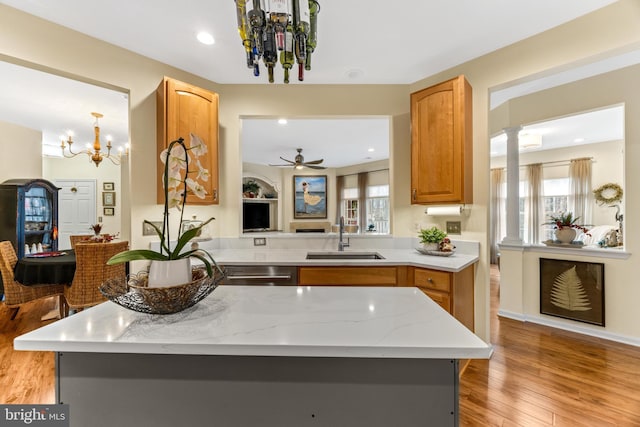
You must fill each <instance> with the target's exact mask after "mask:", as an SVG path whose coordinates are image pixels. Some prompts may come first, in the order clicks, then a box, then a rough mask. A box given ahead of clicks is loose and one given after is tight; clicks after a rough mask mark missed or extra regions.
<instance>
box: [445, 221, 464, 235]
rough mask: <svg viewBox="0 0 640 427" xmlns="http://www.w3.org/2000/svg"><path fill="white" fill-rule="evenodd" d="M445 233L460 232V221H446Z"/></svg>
mask: <svg viewBox="0 0 640 427" xmlns="http://www.w3.org/2000/svg"><path fill="white" fill-rule="evenodd" d="M447 234H462V223H461V221H447Z"/></svg>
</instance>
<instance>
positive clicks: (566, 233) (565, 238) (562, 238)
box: [554, 227, 576, 243]
mask: <svg viewBox="0 0 640 427" xmlns="http://www.w3.org/2000/svg"><path fill="white" fill-rule="evenodd" d="M554 234H555V237H556V240H557V241H559V242H560V243H571V242H573V239H575V238H576V230H575V229H574V228H569V227H565V228H559V229H557V230H555V231H554Z"/></svg>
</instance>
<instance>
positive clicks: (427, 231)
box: [418, 226, 447, 251]
mask: <svg viewBox="0 0 640 427" xmlns="http://www.w3.org/2000/svg"><path fill="white" fill-rule="evenodd" d="M418 237H419V238H420V243H422V246H423V247H424V249H425V250H427V251H437V250H438V249H439V248H440V242H442V241H443V240H444V238H445V237H447V233H445V232H444V231H442V230H440V229H439V228H438V227H436V226H433V227H431V228H421V229H420V232H419V233H418Z"/></svg>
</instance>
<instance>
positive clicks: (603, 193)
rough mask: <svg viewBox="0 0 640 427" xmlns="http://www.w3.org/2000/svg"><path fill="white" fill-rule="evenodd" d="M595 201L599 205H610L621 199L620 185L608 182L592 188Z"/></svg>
mask: <svg viewBox="0 0 640 427" xmlns="http://www.w3.org/2000/svg"><path fill="white" fill-rule="evenodd" d="M593 194H594V197H595V199H596V202H598V204H600V205H605V204H606V205H610V204H612V203H617V202H620V201H621V200H622V187H620V186H619V185H618V184H614V183H613V182H610V183H608V184H604V185H601V186H600V187H598V188H596V189H595V190H593Z"/></svg>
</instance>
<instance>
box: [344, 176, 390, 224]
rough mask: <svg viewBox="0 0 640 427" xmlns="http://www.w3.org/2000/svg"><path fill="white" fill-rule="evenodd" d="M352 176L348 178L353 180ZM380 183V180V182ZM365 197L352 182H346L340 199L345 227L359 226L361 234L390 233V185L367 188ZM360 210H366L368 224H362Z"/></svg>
mask: <svg viewBox="0 0 640 427" xmlns="http://www.w3.org/2000/svg"><path fill="white" fill-rule="evenodd" d="M351 177H352V175H350V176H348V177H347V178H351ZM378 181H379V180H378ZM364 196H365V197H363V198H361V197H360V191H358V188H357V187H354V186H353V184H352V180H348V179H347V180H345V188H343V190H342V193H341V199H340V214H341V215H342V216H343V217H344V223H345V225H357V226H358V231H359V232H360V233H365V232H373V233H380V234H388V233H389V218H390V206H389V184H382V183H379V182H377V183H374V184H371V185H368V186H367V188H366V194H365V195H364ZM360 209H364V218H365V221H366V224H360V213H361V211H360Z"/></svg>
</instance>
